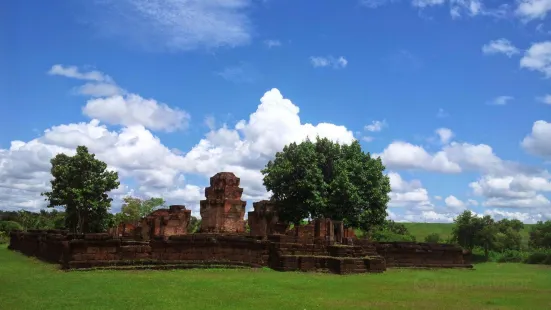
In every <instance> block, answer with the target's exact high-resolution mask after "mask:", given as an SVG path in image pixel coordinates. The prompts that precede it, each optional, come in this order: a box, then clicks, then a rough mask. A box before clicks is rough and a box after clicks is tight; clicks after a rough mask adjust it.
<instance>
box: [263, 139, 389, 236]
mask: <svg viewBox="0 0 551 310" xmlns="http://www.w3.org/2000/svg"><path fill="white" fill-rule="evenodd" d="M384 169H385V167H384V165H383V164H382V162H381V160H380V158H372V157H371V155H370V154H369V153H364V152H363V151H362V149H361V146H360V144H359V142H358V141H354V142H353V143H351V144H349V145H339V144H338V143H334V142H332V141H330V140H329V139H326V138H324V139H320V138H319V137H318V138H317V139H316V141H315V142H312V141H310V140H309V139H307V140H306V141H304V142H302V143H300V144H297V143H291V144H289V145H287V146H285V147H284V148H283V151H281V152H278V153H277V154H276V156H275V159H274V160H272V161H270V162H268V164H267V165H266V167H265V169H264V170H262V173H263V174H264V186H265V187H266V189H267V190H269V191H271V192H272V194H273V196H272V200H273V201H274V202H275V203H276V205H277V206H278V210H279V215H280V219H281V220H282V221H285V222H288V223H293V224H299V223H300V222H301V220H303V219H305V218H319V217H325V218H331V219H334V220H342V221H344V224H345V226H347V227H356V228H361V229H363V230H369V229H370V228H372V227H373V226H376V225H380V224H382V223H383V222H384V219H385V217H386V215H387V213H386V207H387V203H388V201H389V197H388V193H389V192H390V181H389V179H388V177H387V176H386V175H384V174H383V172H384Z"/></svg>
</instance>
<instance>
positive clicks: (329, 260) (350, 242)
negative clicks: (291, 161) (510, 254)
mask: <svg viewBox="0 0 551 310" xmlns="http://www.w3.org/2000/svg"><path fill="white" fill-rule="evenodd" d="M242 193H243V189H242V188H240V187H239V178H237V177H236V176H235V175H234V174H233V173H231V172H221V173H218V174H216V175H214V176H213V177H212V178H211V179H210V186H209V187H207V188H206V189H205V197H206V199H205V200H201V202H200V206H201V209H200V212H201V218H202V222H201V227H200V230H199V232H198V233H194V234H188V229H187V228H188V226H189V222H190V218H191V210H187V209H186V208H185V206H181V205H173V206H170V207H169V208H168V209H160V210H156V211H154V212H152V213H151V214H150V215H148V216H147V217H145V218H143V219H142V220H141V221H139V222H136V223H126V224H122V225H119V226H118V227H115V228H112V229H110V230H109V232H107V233H100V234H82V235H77V234H72V233H69V232H67V231H59V230H29V231H28V232H19V231H16V232H12V233H11V234H10V245H9V248H10V249H12V250H16V251H19V252H21V253H24V254H25V255H29V256H35V257H38V258H40V259H42V260H45V261H49V262H53V263H57V264H60V265H61V267H62V268H63V269H89V268H128V267H130V268H135V269H139V268H144V269H145V268H147V269H151V268H209V267H226V268H228V267H232V268H243V267H248V268H250V267H270V268H272V269H275V270H279V271H318V272H331V273H336V274H349V273H364V272H383V271H385V270H386V268H391V267H429V268H456V267H459V268H471V267H472V265H471V264H470V257H469V255H467V254H466V253H465V252H463V250H462V249H461V248H460V247H458V246H456V245H451V244H430V243H413V242H372V241H369V240H364V239H358V238H357V237H356V236H355V235H354V231H353V230H352V229H345V228H344V227H343V223H342V222H339V221H333V220H331V219H315V220H313V221H311V222H309V223H308V224H306V225H301V226H297V227H294V228H292V229H289V227H288V226H287V225H285V224H283V223H280V222H279V220H278V215H277V210H276V208H275V206H274V205H273V203H271V202H270V201H267V200H263V201H259V202H255V203H253V207H254V210H253V211H251V212H249V213H248V219H247V223H248V225H249V228H250V231H249V232H246V225H245V220H244V215H245V206H246V202H245V201H242V200H241V195H242ZM123 266H126V267H123Z"/></svg>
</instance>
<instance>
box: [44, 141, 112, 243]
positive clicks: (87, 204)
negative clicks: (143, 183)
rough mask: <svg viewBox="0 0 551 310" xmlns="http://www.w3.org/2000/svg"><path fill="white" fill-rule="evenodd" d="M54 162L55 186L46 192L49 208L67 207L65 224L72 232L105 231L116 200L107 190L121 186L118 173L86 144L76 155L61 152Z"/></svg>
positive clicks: (53, 184)
mask: <svg viewBox="0 0 551 310" xmlns="http://www.w3.org/2000/svg"><path fill="white" fill-rule="evenodd" d="M50 162H51V164H52V168H51V173H52V177H53V180H51V181H50V183H51V187H52V189H51V191H50V192H45V193H42V195H43V196H45V197H46V200H47V201H48V202H49V203H48V207H50V208H52V207H56V206H62V207H64V208H65V225H66V227H67V228H68V229H69V230H71V231H72V232H75V233H86V232H101V231H105V230H106V229H107V226H108V225H109V219H110V216H109V208H110V206H111V201H112V199H111V198H109V196H108V194H107V193H108V192H109V191H111V190H114V189H116V188H118V187H119V185H120V183H119V181H118V173H117V172H115V171H109V170H107V164H105V163H104V162H102V161H100V160H98V159H96V158H95V155H94V154H90V153H89V152H88V148H87V147H85V146H79V147H77V150H76V154H75V155H74V156H68V155H65V154H57V155H56V156H55V157H54V158H52V160H51V161H50Z"/></svg>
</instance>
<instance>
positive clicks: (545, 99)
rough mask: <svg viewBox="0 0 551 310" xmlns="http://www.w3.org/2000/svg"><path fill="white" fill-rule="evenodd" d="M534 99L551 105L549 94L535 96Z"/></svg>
mask: <svg viewBox="0 0 551 310" xmlns="http://www.w3.org/2000/svg"><path fill="white" fill-rule="evenodd" d="M536 99H537V100H538V101H540V102H542V103H545V104H549V105H551V95H545V96H543V97H540V98H536Z"/></svg>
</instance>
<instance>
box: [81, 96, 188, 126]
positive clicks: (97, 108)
mask: <svg viewBox="0 0 551 310" xmlns="http://www.w3.org/2000/svg"><path fill="white" fill-rule="evenodd" d="M83 112H84V114H86V115H87V116H89V117H90V118H96V119H99V120H102V121H103V122H105V123H108V124H113V125H124V126H133V125H143V126H145V127H147V128H150V129H152V130H163V131H168V132H171V131H174V130H176V129H180V128H185V127H186V126H187V122H188V120H189V118H190V116H189V114H188V113H187V112H185V111H182V110H179V109H173V108H170V107H169V106H168V105H166V104H163V103H159V102H157V101H156V100H154V99H145V98H142V97H140V96H139V95H136V94H129V95H127V96H113V97H108V98H97V99H92V100H89V101H88V102H87V103H86V106H85V107H84V108H83Z"/></svg>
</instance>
